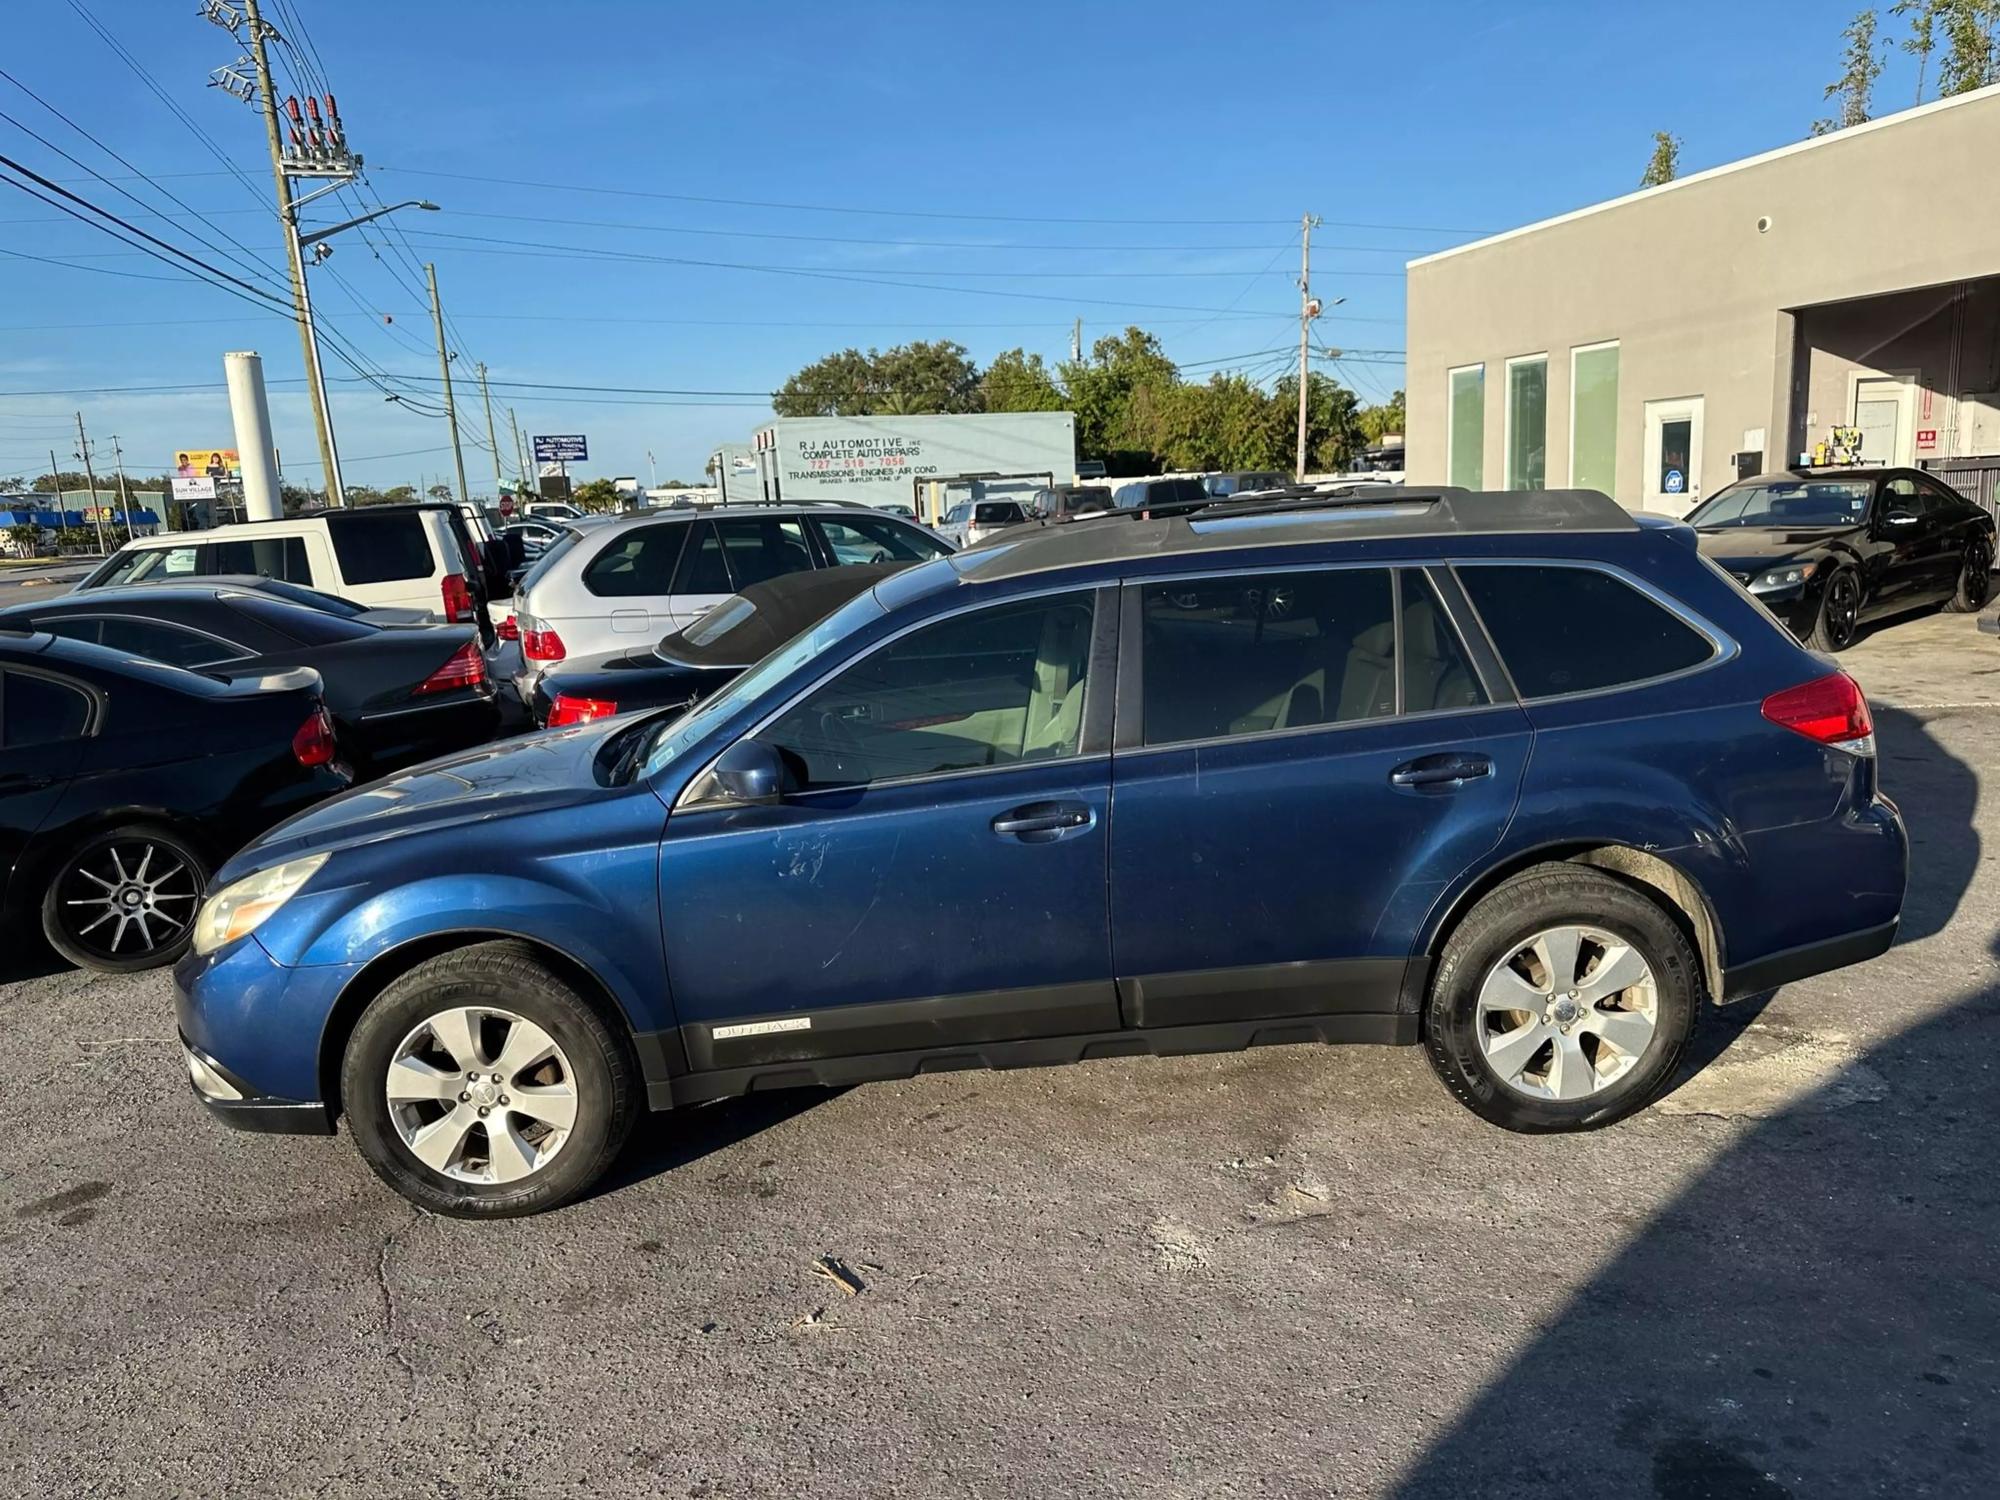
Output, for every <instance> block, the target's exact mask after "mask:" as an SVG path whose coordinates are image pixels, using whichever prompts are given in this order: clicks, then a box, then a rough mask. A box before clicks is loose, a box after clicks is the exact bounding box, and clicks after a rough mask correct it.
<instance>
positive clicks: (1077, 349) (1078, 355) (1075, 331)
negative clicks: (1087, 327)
mask: <svg viewBox="0 0 2000 1500" xmlns="http://www.w3.org/2000/svg"><path fill="white" fill-rule="evenodd" d="M1069 362H1070V363H1071V364H1073V365H1080V364H1082V363H1083V319H1081V318H1078V319H1077V320H1076V321H1075V322H1074V323H1072V324H1071V325H1070V330H1069Z"/></svg>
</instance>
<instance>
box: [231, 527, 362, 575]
mask: <svg viewBox="0 0 2000 1500" xmlns="http://www.w3.org/2000/svg"><path fill="white" fill-rule="evenodd" d="M202 571H203V572H204V573H236V574H241V575H243V576H246V577H262V578H280V579H283V580H284V581H285V582H286V583H305V584H310V583H311V582H312V581H313V576H312V564H311V563H310V562H308V561H307V560H306V539H305V538H304V537H302V536H269V537H251V538H243V539H237V540H231V541H226V542H210V543H209V544H208V558H207V565H206V566H205V567H204V568H203V569H202ZM349 581H350V582H352V581H354V580H351V579H350V580H349Z"/></svg>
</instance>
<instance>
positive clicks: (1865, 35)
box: [1812, 10, 1882, 135]
mask: <svg viewBox="0 0 2000 1500" xmlns="http://www.w3.org/2000/svg"><path fill="white" fill-rule="evenodd" d="M1840 35H1841V39H1842V40H1843V41H1844V42H1846V44H1847V48H1846V51H1844V52H1843V53H1842V54H1841V65H1840V76H1839V77H1838V78H1836V79H1835V80H1834V81H1833V82H1832V83H1829V84H1828V85H1827V86H1826V95H1825V97H1826V98H1828V99H1838V100H1839V101H1840V107H1839V109H1838V111H1837V112H1836V113H1835V114H1834V115H1833V116H1832V117H1831V118H1828V119H1823V120H1815V121H1813V124H1812V133H1813V134H1814V135H1829V134H1831V133H1832V132H1834V131H1836V130H1845V129H1847V128H1848V127H1849V126H1850V125H1863V124H1866V123H1867V122H1868V120H1869V118H1870V115H1869V109H1870V106H1871V102H1872V98H1873V95H1874V92H1875V80H1876V79H1877V78H1880V77H1881V76H1882V49H1881V47H1879V46H1878V45H1877V44H1876V39H1875V12H1874V11H1873V10H1864V11H1862V12H1860V13H1859V14H1858V15H1856V16H1855V18H1854V19H1853V20H1852V21H1850V22H1848V23H1847V29H1846V30H1845V31H1843V32H1841V34H1840Z"/></svg>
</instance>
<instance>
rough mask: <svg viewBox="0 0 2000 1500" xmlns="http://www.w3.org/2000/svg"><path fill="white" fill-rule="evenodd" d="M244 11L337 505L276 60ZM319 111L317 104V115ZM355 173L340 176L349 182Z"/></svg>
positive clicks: (339, 491) (325, 470) (246, 4)
mask: <svg viewBox="0 0 2000 1500" xmlns="http://www.w3.org/2000/svg"><path fill="white" fill-rule="evenodd" d="M243 14H244V17H245V18H246V19H247V20H248V22H249V25H250V58H251V61H252V62H254V63H255V64H256V67H257V92H258V94H259V96H260V99H261V102H262V104H263V108H264V135H265V138H266V140H267V141H268V142H269V144H270V147H271V176H272V179H273V180H274V181H275V182H276V184H277V190H278V222H279V223H281V224H282V225H283V226H284V230H285V261H286V264H287V265H288V266H289V268H290V270H291V275H292V312H293V314H294V316H295V317H296V318H297V319H298V325H299V346H300V348H301V349H303V350H304V352H305V359H306V391H307V393H308V394H309V395H310V396H311V397H312V410H313V427H314V429H315V430H316V432H317V433H318V435H319V461H320V465H321V468H320V474H321V476H322V477H323V478H324V479H325V480H326V489H327V498H328V499H329V500H330V501H332V502H333V503H334V504H335V505H345V504H347V486H346V484H345V483H344V482H343V481H342V479H341V475H340V457H339V455H338V454H337V453H335V452H334V447H333V416H332V414H331V413H330V412H329V411H328V410H327V404H326V375H325V372H324V371H322V370H321V369H320V363H319V335H318V333H317V332H316V331H315V330H314V328H313V314H312V294H311V293H310V292H308V291H307V290H306V263H305V255H304V252H303V250H302V249H301V248H300V246H299V210H298V205H297V204H296V203H295V202H293V200H292V179H291V177H290V176H289V175H287V172H286V168H285V142H284V135H283V133H282V132H281V131H280V129H279V127H278V94H277V90H275V89H274V88H272V86H271V59H270V54H269V51H268V49H267V48H266V47H265V37H266V35H267V33H268V29H267V27H266V26H265V24H264V18H263V17H262V16H260V15H259V14H258V13H257V0H243ZM328 97H329V98H331V96H330V95H329V96H328ZM295 102H296V101H295ZM317 112H318V111H317V107H315V111H314V113H315V115H317ZM351 175H352V174H351V173H350V174H347V176H341V177H338V178H337V179H336V180H337V181H340V182H344V181H346V180H348V176H351Z"/></svg>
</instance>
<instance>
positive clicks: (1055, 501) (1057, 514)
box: [1028, 484, 1115, 522]
mask: <svg viewBox="0 0 2000 1500" xmlns="http://www.w3.org/2000/svg"><path fill="white" fill-rule="evenodd" d="M1113 509H1115V506H1114V505H1113V503H1112V499H1111V487H1110V486H1109V485H1103V484H1059V485H1055V486H1053V487H1051V488H1049V489H1041V490H1036V491H1035V493H1034V496H1033V498H1031V499H1030V500H1029V501H1028V515H1029V517H1030V519H1032V520H1036V521H1048V522H1059V521H1073V520H1075V519H1076V518H1077V517H1078V516H1098V515H1103V514H1105V513H1107V512H1108V511H1111V510H1113Z"/></svg>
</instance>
